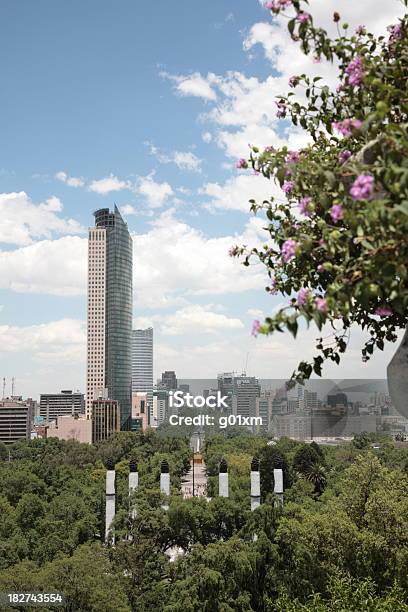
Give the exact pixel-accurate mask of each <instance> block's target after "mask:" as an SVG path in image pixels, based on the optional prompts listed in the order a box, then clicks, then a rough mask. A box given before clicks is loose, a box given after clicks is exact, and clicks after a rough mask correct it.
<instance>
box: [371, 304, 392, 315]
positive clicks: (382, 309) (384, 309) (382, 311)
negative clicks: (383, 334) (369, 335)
mask: <svg viewBox="0 0 408 612" xmlns="http://www.w3.org/2000/svg"><path fill="white" fill-rule="evenodd" d="M374 314H376V315H377V316H379V317H390V316H391V315H393V314H394V312H393V310H392V309H391V308H389V307H388V306H379V307H378V308H376V310H375V312H374Z"/></svg>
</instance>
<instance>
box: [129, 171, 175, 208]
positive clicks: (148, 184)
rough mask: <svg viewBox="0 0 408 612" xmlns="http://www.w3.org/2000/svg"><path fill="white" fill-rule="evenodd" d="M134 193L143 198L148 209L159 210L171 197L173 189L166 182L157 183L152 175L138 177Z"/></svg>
mask: <svg viewBox="0 0 408 612" xmlns="http://www.w3.org/2000/svg"><path fill="white" fill-rule="evenodd" d="M135 193H138V194H140V195H141V196H143V197H144V198H145V200H146V202H147V204H148V206H150V208H160V206H163V204H164V203H165V202H166V201H167V200H168V199H169V198H170V197H171V196H172V195H173V193H174V192H173V189H172V187H171V185H170V184H169V183H167V182H163V183H159V182H156V181H155V180H154V179H153V174H150V175H148V176H140V177H139V178H138V181H137V183H136V186H135Z"/></svg>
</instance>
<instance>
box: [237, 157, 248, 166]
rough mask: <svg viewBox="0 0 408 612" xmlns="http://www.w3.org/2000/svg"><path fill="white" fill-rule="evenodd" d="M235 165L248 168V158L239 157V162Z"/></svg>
mask: <svg viewBox="0 0 408 612" xmlns="http://www.w3.org/2000/svg"><path fill="white" fill-rule="evenodd" d="M235 167H236V168H248V162H247V160H246V159H244V158H243V157H241V159H239V160H238V161H237V163H236V164H235Z"/></svg>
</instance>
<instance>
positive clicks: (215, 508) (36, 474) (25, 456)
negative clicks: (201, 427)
mask: <svg viewBox="0 0 408 612" xmlns="http://www.w3.org/2000/svg"><path fill="white" fill-rule="evenodd" d="M267 442H268V440H267V438H266V437H263V436H253V435H250V434H246V433H242V432H237V431H233V430H230V431H229V432H228V433H227V432H223V433H219V434H213V435H212V436H208V437H207V439H206V443H205V458H206V463H207V469H208V475H209V492H210V495H211V497H212V499H211V501H209V502H208V501H206V499H205V498H194V499H187V500H184V499H183V498H182V496H181V493H180V484H181V477H182V475H183V474H184V473H185V472H186V470H187V469H188V466H189V460H190V449H189V444H188V437H187V436H186V437H183V436H181V437H175V436H171V435H169V433H168V431H166V430H164V432H163V433H161V432H160V431H158V432H154V431H147V432H145V433H139V434H132V433H121V434H118V435H116V436H115V437H114V438H112V439H111V440H110V441H108V442H105V443H102V444H99V445H96V446H90V445H82V444H79V443H76V442H73V441H71V442H62V441H59V440H56V439H49V440H34V441H32V442H19V443H16V444H14V445H12V446H11V447H8V448H7V449H6V448H5V447H2V448H0V456H1V462H0V483H1V485H0V486H1V489H0V508H1V511H0V536H1V537H0V540H1V544H0V547H1V550H0V564H1V565H0V592H5V591H26V592H27V591H37V592H44V591H48V592H49V591H59V592H62V593H64V595H65V597H66V603H65V604H64V606H63V607H62V609H64V610H70V611H74V610H75V611H83V612H88V611H92V612H93V611H95V612H96V611H98V612H100V611H101V610H104V611H106V612H109V611H112V612H122V611H123V612H125V611H130V610H138V611H144V610H163V611H166V612H176V611H180V612H181V611H183V612H185V611H191V612H193V611H194V612H201V611H204V612H210V611H211V612H213V611H217V610H219V611H220V612H221V611H222V612H227V611H242V612H248V611H251V610H254V611H258V610H259V611H277V612H280V611H286V610H287V611H293V612H295V611H296V612H297V611H298V610H316V611H318V612H319V611H322V612H323V611H329V610H330V611H331V610H336V612H340V611H344V612H346V611H347V612H351V611H353V610H355V611H359V612H361V611H364V610H367V611H372V610H375V611H381V612H382V611H384V612H385V611H395V610H408V605H407V593H408V449H407V448H397V447H396V445H395V444H394V442H393V441H392V440H390V439H387V438H385V437H384V438H383V439H382V440H381V442H380V443H379V444H378V445H377V446H379V448H373V447H372V444H371V442H372V440H370V437H369V436H359V437H357V438H356V439H355V440H354V441H353V442H352V443H350V444H344V445H342V446H339V447H336V448H331V447H330V448H328V447H322V446H318V445H317V444H315V443H312V444H311V445H305V444H301V443H297V442H294V441H291V440H288V439H282V440H280V441H279V442H278V443H276V444H271V445H268V443H267ZM254 456H257V457H258V458H259V459H260V465H261V479H262V499H263V502H264V503H263V504H262V505H261V506H260V507H259V508H258V509H257V510H255V511H254V512H251V511H250V498H249V472H250V462H251V459H252V457H254ZM222 457H224V458H226V459H227V461H228V465H229V473H230V497H229V498H228V499H226V498H220V497H217V486H216V483H217V473H218V463H219V460H220V459H221V458H222ZM107 458H113V460H114V462H115V464H116V472H117V515H116V519H115V531H116V546H115V547H106V546H104V545H103V541H102V540H103V534H104V484H105V467H104V462H105V461H106V459H107ZM130 459H136V460H137V462H138V465H139V474H140V486H139V489H138V491H137V493H136V494H135V499H134V500H129V497H128V490H127V479H128V471H129V466H128V462H129V460H130ZM162 459H167V460H168V462H169V464H170V472H171V482H172V493H173V495H172V499H171V503H170V507H169V510H168V511H167V512H166V511H164V510H162V508H161V504H162V501H163V498H162V495H161V493H160V489H159V474H160V461H161V460H162ZM277 465H279V466H282V467H283V470H284V478H285V485H286V487H287V488H286V491H285V503H284V506H283V508H281V507H280V506H279V505H277V504H275V503H274V502H275V500H274V495H273V468H274V467H275V466H277ZM130 501H132V502H134V503H136V506H137V516H136V518H134V519H130V518H129V502H130ZM172 546H178V547H180V548H182V549H183V550H184V551H185V554H182V555H180V556H179V557H178V559H177V560H176V561H175V562H170V561H169V557H168V555H166V551H168V549H169V548H170V547H172ZM9 609H10V610H11V608H9ZM20 609H25V608H20ZM43 609H45V608H43ZM50 609H51V608H50ZM60 609H61V608H60Z"/></svg>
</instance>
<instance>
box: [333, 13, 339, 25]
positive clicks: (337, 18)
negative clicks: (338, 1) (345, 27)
mask: <svg viewBox="0 0 408 612" xmlns="http://www.w3.org/2000/svg"><path fill="white" fill-rule="evenodd" d="M333 21H334V23H337V22H338V21H340V14H339V13H338V12H337V11H335V12H334V13H333Z"/></svg>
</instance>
